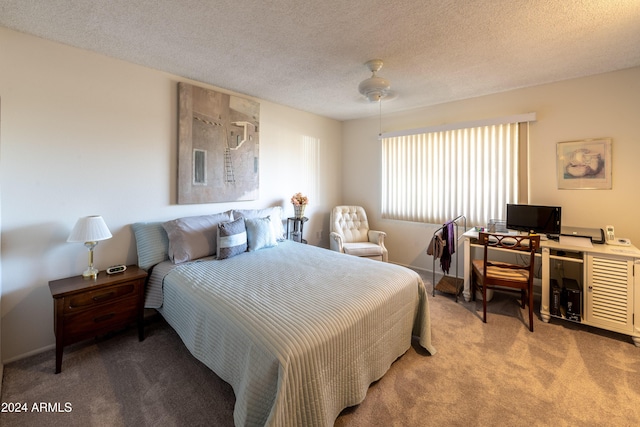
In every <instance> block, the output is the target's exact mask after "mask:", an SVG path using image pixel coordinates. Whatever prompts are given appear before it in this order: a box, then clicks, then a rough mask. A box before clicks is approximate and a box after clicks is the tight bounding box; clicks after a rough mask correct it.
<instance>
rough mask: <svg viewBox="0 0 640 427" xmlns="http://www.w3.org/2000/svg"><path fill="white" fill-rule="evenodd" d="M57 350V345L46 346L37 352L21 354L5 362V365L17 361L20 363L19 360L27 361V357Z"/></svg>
mask: <svg viewBox="0 0 640 427" xmlns="http://www.w3.org/2000/svg"><path fill="white" fill-rule="evenodd" d="M55 348H56V345H55V344H51V345H48V346H45V347H40V348H38V349H36V350H32V351H29V352H27V353H22V354H19V355H17V356H14V357H12V358H10V359H7V360H4V364H5V365H6V364H8V363H11V362H15V361H18V360H21V359H26V358H27V357H30V356H34V355H36V354H40V353H44V352H45V351H49V350H51V349H55Z"/></svg>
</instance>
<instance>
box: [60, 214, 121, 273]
mask: <svg viewBox="0 0 640 427" xmlns="http://www.w3.org/2000/svg"><path fill="white" fill-rule="evenodd" d="M111 237H112V236H111V232H110V231H109V228H108V227H107V224H105V222H104V219H102V217H101V216H100V215H92V216H86V217H83V218H80V219H79V220H78V222H76V225H75V226H74V227H73V230H71V234H70V235H69V238H68V239H67V242H84V245H85V246H86V247H87V249H89V267H88V268H87V269H86V270H85V272H84V273H82V276H83V277H84V278H85V279H95V278H96V277H98V270H97V269H96V268H94V267H93V248H95V247H96V245H97V244H98V241H100V240H106V239H110V238H111Z"/></svg>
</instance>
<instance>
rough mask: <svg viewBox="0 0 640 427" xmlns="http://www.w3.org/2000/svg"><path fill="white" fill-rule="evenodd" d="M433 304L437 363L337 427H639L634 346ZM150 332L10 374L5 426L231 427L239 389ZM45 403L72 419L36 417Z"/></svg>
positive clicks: (156, 321)
mask: <svg viewBox="0 0 640 427" xmlns="http://www.w3.org/2000/svg"><path fill="white" fill-rule="evenodd" d="M429 299H430V303H431V309H432V319H433V342H434V345H435V346H436V347H437V349H438V353H437V354H436V355H435V356H430V355H429V354H428V353H427V352H425V351H423V350H421V349H420V348H419V347H417V346H415V345H414V346H413V347H412V348H410V349H409V351H408V352H407V353H406V354H405V355H404V356H402V357H401V358H400V359H398V360H397V361H396V362H395V363H394V364H393V365H392V367H391V369H390V370H389V372H387V374H386V375H385V376H384V377H383V378H382V379H381V380H380V381H378V382H376V383H374V384H373V385H372V386H371V387H370V389H369V392H368V394H367V397H366V399H365V400H364V402H363V403H362V404H360V405H359V406H357V407H354V408H348V409H346V410H345V411H343V413H342V414H341V415H340V417H338V419H337V420H336V426H455V425H460V426H463V425H464V426H475V425H477V426H490V425H491V426H493V425H508V426H520V425H522V426H530V425H540V426H551V425H554V426H576V425H579V426H607V425H610V426H627V425H628V426H635V425H640V348H637V347H635V346H634V345H633V344H632V343H631V339H630V338H629V337H626V336H622V335H617V334H612V333H608V332H603V331H600V330H598V329H594V328H589V327H584V326H582V325H574V324H570V323H563V322H561V321H555V322H552V323H550V324H544V323H542V322H541V321H540V320H539V319H538V318H537V317H536V319H535V332H534V333H530V332H529V330H528V328H527V326H526V324H525V322H524V321H523V320H522V315H523V313H524V312H523V311H521V310H520V308H519V307H518V305H517V303H516V301H515V299H514V297H512V296H511V295H500V294H497V295H496V297H495V299H494V301H492V302H491V303H490V312H489V314H488V323H487V324H483V323H482V321H481V320H480V317H479V316H480V315H481V312H478V311H476V303H465V302H459V303H457V304H456V303H455V302H454V300H453V298H452V297H451V296H448V295H443V294H437V295H436V297H435V298H432V297H429ZM477 308H478V309H480V310H481V305H480V303H478V304H477ZM146 333H147V338H146V339H145V341H143V342H142V343H140V342H138V340H137V337H136V330H135V328H131V329H129V330H127V331H124V332H123V333H120V334H117V335H115V336H113V337H110V338H109V339H100V340H93V341H88V342H85V343H80V344H76V345H73V346H69V347H68V348H66V349H65V354H64V359H63V367H62V373H61V374H58V375H54V373H53V371H54V359H55V357H54V352H53V351H48V352H46V353H42V354H39V355H36V356H33V357H30V358H28V359H24V360H21V361H18V362H14V363H11V364H8V365H7V366H5V369H4V380H3V386H2V403H3V408H6V407H7V405H8V404H10V403H27V406H28V411H27V412H26V413H7V412H0V425H2V426H41V425H48V426H56V425H60V426H62V425H64V426H88V425H95V426H106V425H109V426H139V425H148V426H183V425H189V426H197V425H203V426H204V425H207V426H231V425H233V415H232V412H233V404H234V396H233V391H232V389H231V387H230V386H229V385H227V384H226V383H224V382H223V381H221V380H220V379H219V378H218V377H217V376H216V375H215V374H213V373H212V372H211V371H210V370H208V369H207V368H206V367H204V366H203V365H202V364H200V363H199V362H197V361H196V360H195V359H194V358H193V357H192V356H191V355H190V354H189V353H188V351H187V350H186V349H185V347H184V346H183V345H182V343H181V341H180V340H179V338H178V337H177V335H176V334H175V332H173V330H171V328H169V327H168V326H167V325H166V324H165V323H164V321H163V320H162V319H160V318H158V317H155V318H152V319H150V320H149V322H148V326H147V328H146ZM40 402H44V403H45V404H50V405H49V407H50V409H52V408H53V409H55V407H56V404H59V406H60V409H61V410H62V411H64V410H65V403H66V402H68V403H69V404H70V408H71V411H70V412H57V411H56V412H44V413H43V412H33V411H32V408H33V404H34V403H36V404H38V405H39V403H40ZM68 408H69V407H67V409H68Z"/></svg>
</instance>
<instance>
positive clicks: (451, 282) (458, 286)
mask: <svg viewBox="0 0 640 427" xmlns="http://www.w3.org/2000/svg"><path fill="white" fill-rule="evenodd" d="M451 222H453V223H454V224H455V241H456V246H458V242H459V241H460V239H461V238H462V235H461V234H460V233H459V232H458V227H459V226H460V222H462V224H463V226H462V227H463V232H464V231H466V230H467V218H466V217H465V216H464V215H458V216H457V217H455V218H454V219H452V220H451V221H447V222H446V223H445V224H444V225H443V226H442V227H440V228H438V229H437V230H436V231H434V232H433V237H432V238H433V239H435V237H436V234H438V233H439V232H440V231H442V230H443V229H444V228H445V227H446V225H447V224H449V223H451ZM459 254H460V251H458V250H456V254H455V255H456V275H455V277H452V276H447V275H446V274H443V275H442V278H441V279H440V280H439V281H438V283H437V284H435V283H436V257H435V256H434V257H433V267H432V269H431V272H432V277H433V280H432V282H431V283H434V285H433V291H432V293H431V295H432V296H434V297H435V296H436V290H438V291H440V292H443V293H446V294H453V295H455V296H456V302H458V296H459V295H460V293H461V292H462V288H463V287H464V278H460V277H458V268H459V265H460V262H459Z"/></svg>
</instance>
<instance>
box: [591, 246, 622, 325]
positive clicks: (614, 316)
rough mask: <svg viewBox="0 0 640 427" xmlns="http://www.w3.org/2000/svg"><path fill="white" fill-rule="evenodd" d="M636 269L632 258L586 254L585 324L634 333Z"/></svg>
mask: <svg viewBox="0 0 640 427" xmlns="http://www.w3.org/2000/svg"><path fill="white" fill-rule="evenodd" d="M633 268H634V267H633V260H632V259H626V258H618V257H611V256H607V255H594V254H587V286H586V289H585V292H586V294H585V296H584V297H585V299H584V301H585V310H584V313H583V319H584V321H585V323H588V324H589V325H593V326H597V327H599V328H602V329H607V330H610V331H615V332H620V333H622V334H633V312H634V301H633V294H634V283H633V279H634V275H633Z"/></svg>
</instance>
